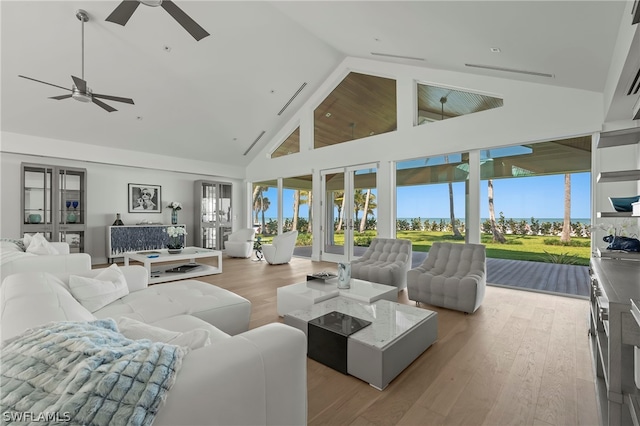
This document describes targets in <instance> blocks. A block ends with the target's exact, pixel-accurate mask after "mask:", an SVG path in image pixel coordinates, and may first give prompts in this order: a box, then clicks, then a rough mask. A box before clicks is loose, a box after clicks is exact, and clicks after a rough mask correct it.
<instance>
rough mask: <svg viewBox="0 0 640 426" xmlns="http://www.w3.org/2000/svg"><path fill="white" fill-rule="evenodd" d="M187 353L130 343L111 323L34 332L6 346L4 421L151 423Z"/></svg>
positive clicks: (145, 342) (1, 400) (67, 325)
mask: <svg viewBox="0 0 640 426" xmlns="http://www.w3.org/2000/svg"><path fill="white" fill-rule="evenodd" d="M185 354H186V351H185V349H183V348H181V347H179V346H174V345H169V344H166V343H160V342H151V341H149V340H130V339H127V338H126V337H124V336H123V335H122V334H120V333H118V328H117V326H116V323H115V321H113V320H112V319H104V320H96V321H90V322H57V323H50V324H47V325H44V326H41V327H37V328H34V329H31V330H27V331H26V332H25V333H23V334H22V335H20V336H19V337H17V338H16V339H14V340H12V341H10V342H8V343H6V344H5V345H4V346H3V347H2V351H1V356H2V363H1V367H0V373H1V375H2V377H1V380H2V382H1V383H0V386H1V387H0V391H1V392H0V393H1V396H0V416H2V421H3V422H6V423H12V422H15V423H22V424H25V423H30V422H38V423H40V424H43V423H41V421H43V420H47V422H48V424H54V423H55V424H57V423H60V424H66V425H70V424H83V425H109V424H112V425H113V424H117V425H150V424H151V423H152V422H153V419H154V418H155V416H156V414H157V412H158V409H159V408H160V404H161V403H162V401H163V400H164V398H165V397H166V394H167V392H168V390H169V388H170V387H171V386H172V385H173V383H174V381H175V378H176V374H177V371H178V370H179V368H180V366H181V365H182V359H183V357H184V355H185Z"/></svg>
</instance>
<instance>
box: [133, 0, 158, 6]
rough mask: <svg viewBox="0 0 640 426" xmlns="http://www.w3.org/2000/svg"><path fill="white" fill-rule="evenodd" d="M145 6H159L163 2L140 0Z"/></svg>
mask: <svg viewBox="0 0 640 426" xmlns="http://www.w3.org/2000/svg"><path fill="white" fill-rule="evenodd" d="M138 1H139V2H140V3H142V4H144V5H145V6H151V7H158V6H160V5H161V4H162V0H138Z"/></svg>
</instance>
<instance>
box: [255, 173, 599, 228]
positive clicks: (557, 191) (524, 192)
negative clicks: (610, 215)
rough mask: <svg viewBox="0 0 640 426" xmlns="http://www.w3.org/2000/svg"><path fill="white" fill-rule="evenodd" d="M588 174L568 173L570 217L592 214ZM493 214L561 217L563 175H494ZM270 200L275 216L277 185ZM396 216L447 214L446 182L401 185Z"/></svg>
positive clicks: (289, 202) (460, 199)
mask: <svg viewBox="0 0 640 426" xmlns="http://www.w3.org/2000/svg"><path fill="white" fill-rule="evenodd" d="M590 185H591V174H590V173H573V174H572V175H571V217H572V218H576V219H584V218H589V217H590V215H591V212H590V207H589V206H590V204H591V198H590V197H591V195H590V193H591V190H590ZM493 189H494V204H495V212H496V217H498V216H499V213H500V212H501V211H502V212H503V213H504V215H505V217H506V218H524V219H529V218H531V217H532V216H533V217H535V218H536V219H545V218H562V217H563V215H564V175H552V176H536V177H522V178H512V179H495V180H494V181H493ZM480 190H481V193H480V197H481V198H480V200H481V203H482V204H481V210H480V213H481V216H482V217H483V218H487V217H489V206H488V201H487V181H482V183H481V187H480ZM453 191H454V205H455V215H456V218H460V219H462V218H464V183H455V184H454V189H453ZM265 196H266V197H268V198H269V199H270V200H271V202H272V204H271V207H270V208H269V210H267V212H266V213H265V217H273V218H275V217H276V216H277V206H276V202H275V200H276V198H277V189H276V188H269V190H268V191H267V192H266V193H265ZM282 201H283V209H284V216H285V217H291V216H292V215H293V213H292V212H293V191H291V190H288V191H287V190H285V194H284V197H283V200H282ZM397 202H398V208H397V216H398V217H399V218H414V217H420V218H422V219H426V218H447V217H449V188H448V185H447V184H436V185H420V186H409V187H400V188H398V190H397ZM300 216H301V217H307V216H308V209H307V206H306V205H302V206H301V207H300Z"/></svg>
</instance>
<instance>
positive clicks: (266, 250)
mask: <svg viewBox="0 0 640 426" xmlns="http://www.w3.org/2000/svg"><path fill="white" fill-rule="evenodd" d="M297 239H298V231H289V232H285V233H282V234H280V235H277V236H275V237H274V238H273V241H272V243H271V244H263V245H262V254H264V259H265V260H266V261H267V262H268V263H269V264H271V265H279V264H282V263H288V262H289V261H290V260H291V257H292V256H293V249H295V248H296V240H297Z"/></svg>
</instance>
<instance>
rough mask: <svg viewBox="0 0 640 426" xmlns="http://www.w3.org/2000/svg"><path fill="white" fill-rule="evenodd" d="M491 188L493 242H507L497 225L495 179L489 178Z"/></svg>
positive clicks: (490, 203)
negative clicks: (494, 195) (494, 196)
mask: <svg viewBox="0 0 640 426" xmlns="http://www.w3.org/2000/svg"><path fill="white" fill-rule="evenodd" d="M488 184H489V188H488V195H489V221H490V222H491V233H492V234H493V242H498V243H505V242H506V241H507V240H506V239H505V238H504V235H502V232H500V230H499V229H498V227H497V226H496V212H495V209H494V208H493V179H489V180H488Z"/></svg>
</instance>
